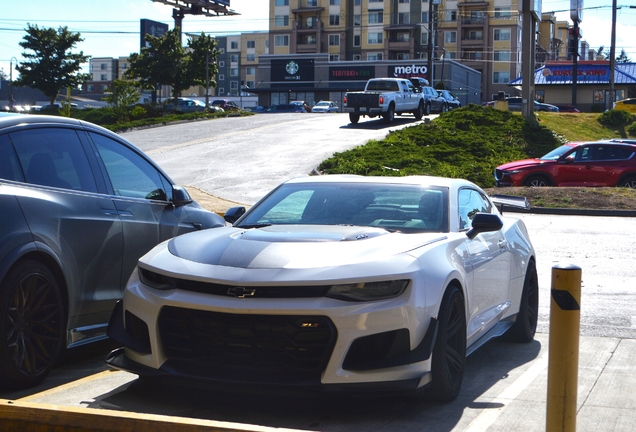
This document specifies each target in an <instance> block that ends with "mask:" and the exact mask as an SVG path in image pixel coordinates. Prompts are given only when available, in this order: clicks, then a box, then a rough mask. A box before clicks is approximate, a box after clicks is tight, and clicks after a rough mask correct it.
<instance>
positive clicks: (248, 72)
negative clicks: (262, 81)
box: [245, 67, 256, 75]
mask: <svg viewBox="0 0 636 432" xmlns="http://www.w3.org/2000/svg"><path fill="white" fill-rule="evenodd" d="M245 75H256V68H255V67H248V68H245Z"/></svg>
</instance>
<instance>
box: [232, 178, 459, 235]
mask: <svg viewBox="0 0 636 432" xmlns="http://www.w3.org/2000/svg"><path fill="white" fill-rule="evenodd" d="M269 225H356V226H369V227H380V228H384V229H386V230H389V231H400V232H406V233H408V232H424V231H434V232H448V189H447V188H442V187H431V188H422V187H420V186H413V185H392V184H369V183H305V184H285V185H282V186H281V187H279V188H278V189H276V190H275V191H274V192H272V193H271V194H270V195H269V196H267V197H266V198H265V199H264V200H263V201H262V202H260V203H259V204H258V205H256V206H254V207H253V208H252V209H251V210H250V211H249V212H248V213H247V214H246V215H245V216H244V217H243V218H242V219H241V220H240V221H239V223H238V224H236V226H237V227H241V228H255V227H262V226H269Z"/></svg>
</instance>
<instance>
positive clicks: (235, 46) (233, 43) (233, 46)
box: [230, 41, 239, 50]
mask: <svg viewBox="0 0 636 432" xmlns="http://www.w3.org/2000/svg"><path fill="white" fill-rule="evenodd" d="M230 49H233V50H235V49H239V43H238V41H231V42H230Z"/></svg>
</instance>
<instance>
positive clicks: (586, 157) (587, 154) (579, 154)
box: [574, 147, 596, 161]
mask: <svg viewBox="0 0 636 432" xmlns="http://www.w3.org/2000/svg"><path fill="white" fill-rule="evenodd" d="M595 153H596V148H593V147H580V148H579V149H578V150H577V151H576V155H575V156H574V160H575V161H591V160H594V159H596V157H595Z"/></svg>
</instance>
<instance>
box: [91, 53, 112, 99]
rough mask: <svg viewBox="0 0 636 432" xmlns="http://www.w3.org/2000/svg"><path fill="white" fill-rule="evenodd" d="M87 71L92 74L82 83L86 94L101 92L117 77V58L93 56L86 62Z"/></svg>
mask: <svg viewBox="0 0 636 432" xmlns="http://www.w3.org/2000/svg"><path fill="white" fill-rule="evenodd" d="M88 67H89V72H90V74H91V75H92V76H93V77H92V79H91V80H90V81H87V82H85V83H84V86H83V91H84V93H86V94H102V93H104V92H105V91H107V90H108V88H109V87H110V84H111V83H112V82H113V81H114V80H115V79H117V78H118V74H119V60H118V59H115V58H112V57H94V58H91V59H90V60H89V62H88Z"/></svg>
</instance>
